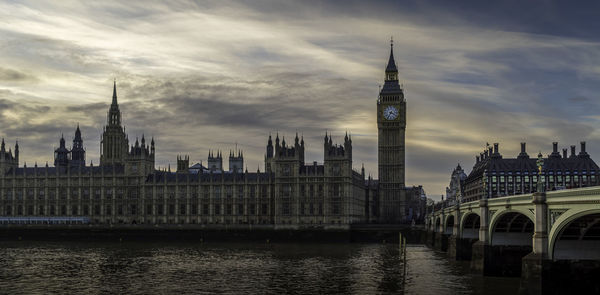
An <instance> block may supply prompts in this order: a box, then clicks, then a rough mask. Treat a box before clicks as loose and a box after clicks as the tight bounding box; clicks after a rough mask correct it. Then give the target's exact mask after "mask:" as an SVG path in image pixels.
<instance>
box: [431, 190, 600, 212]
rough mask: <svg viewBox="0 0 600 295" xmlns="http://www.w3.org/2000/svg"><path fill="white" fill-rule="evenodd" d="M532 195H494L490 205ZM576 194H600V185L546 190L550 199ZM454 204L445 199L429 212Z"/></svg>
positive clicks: (526, 200) (523, 199)
mask: <svg viewBox="0 0 600 295" xmlns="http://www.w3.org/2000/svg"><path fill="white" fill-rule="evenodd" d="M532 195H533V194H531V193H529V194H520V195H512V196H502V197H493V198H489V199H488V205H489V206H499V205H504V204H506V203H507V202H510V203H511V204H513V205H514V204H518V203H530V202H531V198H532ZM574 195H577V196H578V197H585V196H588V195H589V196H594V195H600V186H593V187H583V188H572V189H565V190H557V191H548V192H546V198H547V199H548V200H549V201H550V200H551V199H560V198H570V197H573V196H574ZM478 202H479V200H476V201H470V202H463V203H460V204H461V208H462V207H463V206H465V205H467V204H469V203H472V204H473V206H478ZM454 205H456V201H455V200H444V201H440V202H436V203H434V204H433V206H430V207H429V208H428V211H427V212H429V213H430V214H431V213H434V212H437V211H439V210H442V209H443V208H448V207H451V206H454Z"/></svg>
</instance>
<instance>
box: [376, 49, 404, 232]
mask: <svg viewBox="0 0 600 295" xmlns="http://www.w3.org/2000/svg"><path fill="white" fill-rule="evenodd" d="M390 47H391V49H390V58H389V61H388V64H387V67H386V69H385V83H384V85H383V88H382V89H381V91H380V92H379V98H378V99H377V129H378V169H379V192H380V198H381V202H380V208H379V214H380V215H381V216H380V218H381V220H382V221H383V222H386V223H397V222H401V221H402V220H403V219H404V217H405V199H406V196H405V189H404V170H405V159H404V146H405V143H404V134H405V130H406V101H405V100H404V92H403V90H402V88H401V87H400V84H399V83H398V68H397V67H396V62H395V61H394V44H393V43H391V44H390Z"/></svg>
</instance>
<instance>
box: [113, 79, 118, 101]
mask: <svg viewBox="0 0 600 295" xmlns="http://www.w3.org/2000/svg"><path fill="white" fill-rule="evenodd" d="M112 105H117V79H115V80H114V84H113V97H112Z"/></svg>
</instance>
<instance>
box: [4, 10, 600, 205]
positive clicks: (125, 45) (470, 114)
mask: <svg viewBox="0 0 600 295" xmlns="http://www.w3.org/2000/svg"><path fill="white" fill-rule="evenodd" d="M120 2H121V3H120ZM488 2H489V1H461V2H459V1H439V2H437V1H389V2H385V1H382V2H375V1H327V2H319V1H293V2H292V1H290V2H286V1H244V2H230V1H222V0H220V1H197V2H187V1H169V4H168V5H167V4H165V3H161V2H151V1H139V3H135V2H134V1H115V2H112V1H87V2H85V3H79V2H71V1H48V2H39V1H31V2H29V1H3V2H2V3H0V137H4V138H5V139H6V140H7V141H8V142H9V143H10V144H11V146H12V145H13V144H14V141H15V140H16V139H18V140H19V143H20V147H21V165H23V162H24V161H25V162H27V164H28V165H33V164H34V162H37V163H38V164H44V163H45V162H46V161H48V162H50V163H52V157H53V156H52V154H53V148H54V147H56V146H57V145H58V140H59V138H60V135H61V133H64V134H65V137H66V139H67V142H70V141H71V140H72V137H73V132H74V129H75V126H76V125H77V123H79V124H80V126H81V128H82V132H83V137H84V145H85V146H86V148H87V159H88V162H89V161H90V160H91V161H93V162H94V163H95V164H96V163H98V159H99V139H100V134H101V131H102V126H103V125H104V124H105V121H106V112H107V110H108V106H109V104H110V100H111V95H112V81H113V79H116V80H117V85H118V95H119V103H120V106H121V111H122V112H123V122H124V124H125V125H126V128H127V129H126V130H127V133H128V134H129V138H130V141H132V142H133V141H135V138H136V136H137V137H141V135H142V134H145V135H146V136H154V137H155V139H156V142H157V147H156V149H157V166H162V167H164V166H166V165H167V164H168V163H171V164H172V165H173V166H175V164H174V163H175V160H176V155H177V154H189V155H190V158H191V161H192V162H194V163H195V162H199V161H201V160H204V161H206V157H207V154H208V150H209V149H221V150H223V151H224V153H225V154H227V153H228V151H229V149H233V148H235V145H236V143H237V146H238V148H240V149H243V150H244V155H245V158H246V159H245V160H246V164H247V165H248V169H249V170H253V171H255V170H256V169H257V168H258V167H259V166H260V169H261V170H263V156H264V153H265V144H266V140H267V137H268V135H269V133H273V134H274V133H276V132H277V131H278V132H279V134H280V136H285V138H286V139H289V140H290V141H291V139H292V138H293V136H294V134H295V132H296V131H298V132H299V133H301V134H303V135H304V138H305V141H306V144H307V149H308V150H307V155H306V159H307V161H313V160H315V161H319V162H321V161H322V158H323V156H322V140H323V136H324V134H325V131H326V130H327V131H328V132H331V133H332V134H333V135H334V141H337V142H340V141H342V140H343V135H344V133H345V131H346V130H348V131H349V132H351V133H352V137H353V143H354V159H353V160H354V166H355V168H356V169H359V168H360V166H361V164H362V163H364V164H365V168H366V170H367V172H370V173H371V174H372V175H374V176H375V177H376V176H377V154H376V151H377V126H376V118H375V109H376V98H377V90H378V86H379V85H380V84H382V83H383V78H384V73H383V71H384V68H385V65H386V62H387V59H388V55H389V39H390V36H393V37H394V44H395V46H394V49H395V57H396V61H397V63H398V67H399V70H400V80H401V83H403V85H404V88H405V96H406V100H407V106H408V111H407V116H408V123H407V132H406V142H407V153H406V156H407V173H406V178H407V184H422V185H424V187H425V190H426V192H427V193H428V195H429V196H430V197H437V198H439V195H440V194H442V193H443V192H444V188H445V187H446V186H447V185H448V182H449V176H450V173H451V171H452V169H453V168H454V167H455V166H456V165H457V163H461V165H462V166H463V168H465V169H466V170H467V173H468V172H470V170H471V167H472V166H473V163H474V157H475V155H476V154H478V153H479V152H480V151H481V150H482V149H483V147H484V146H485V143H486V142H489V143H493V142H499V143H500V151H501V153H502V154H503V155H504V156H505V157H514V156H516V155H517V154H518V150H519V142H521V141H526V142H527V143H528V151H529V153H530V154H533V153H536V152H538V151H540V150H541V151H542V152H543V153H544V154H547V153H549V152H551V146H552V145H551V143H552V142H553V141H558V142H559V146H560V147H567V146H569V145H572V144H577V145H579V141H581V140H585V141H587V142H588V152H590V153H591V155H592V157H593V158H596V159H600V158H599V157H600V131H599V129H598V127H599V126H600V124H599V123H600V122H599V121H600V112H599V111H600V99H599V97H598V96H599V95H598V93H600V83H599V82H600V33H598V32H600V21H598V19H600V6H599V5H598V4H587V3H584V2H578V5H577V6H575V5H572V3H570V2H569V1H562V2H553V1H499V2H496V3H495V4H492V5H490V4H489V3H488ZM578 149H579V147H578Z"/></svg>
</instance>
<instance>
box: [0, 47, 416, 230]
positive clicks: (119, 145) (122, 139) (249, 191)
mask: <svg viewBox="0 0 600 295" xmlns="http://www.w3.org/2000/svg"><path fill="white" fill-rule="evenodd" d="M376 104H377V113H376V115H377V125H378V166H379V170H378V172H379V180H375V179H372V178H371V177H370V176H369V177H367V176H365V171H364V167H363V168H362V169H361V171H355V170H354V169H353V167H352V163H353V162H352V160H353V159H352V138H351V136H349V135H346V136H345V137H344V138H343V139H341V142H340V143H339V144H338V143H335V142H334V138H332V136H331V135H328V134H325V136H324V139H323V142H322V144H323V157H324V158H323V163H317V162H312V163H307V162H305V159H304V150H305V143H304V139H303V138H302V137H300V138H299V137H298V135H297V134H296V137H295V138H294V139H293V141H292V142H286V140H285V139H281V140H280V138H279V136H278V135H276V136H275V138H274V139H273V138H272V137H271V136H269V138H268V140H267V144H266V152H265V159H264V167H265V168H264V171H260V170H258V171H255V172H248V171H247V170H246V171H244V170H243V167H244V158H243V152H242V151H236V152H230V153H229V155H228V160H229V161H228V162H229V163H228V164H229V165H228V169H225V166H224V163H223V158H224V156H223V154H222V152H220V151H215V152H212V151H211V152H209V155H208V161H207V162H206V166H204V165H202V164H199V163H198V164H194V165H191V166H190V163H189V157H188V156H178V157H177V169H176V171H173V172H172V171H170V169H169V170H168V171H164V170H157V169H155V156H156V150H155V143H154V138H151V139H150V140H149V142H148V141H147V139H146V138H145V137H144V136H142V138H141V140H138V139H136V141H135V143H130V142H129V139H128V136H127V134H126V133H125V130H124V128H123V126H122V114H121V111H120V109H119V104H118V99H117V85H116V82H115V84H114V86H113V94H112V103H111V105H110V108H109V110H108V114H107V121H106V125H105V127H104V128H103V133H102V137H101V142H100V145H101V155H100V163H99V165H93V164H89V165H87V164H86V156H85V148H84V144H83V135H82V133H81V131H80V129H79V126H77V128H76V130H75V134H74V137H73V141H72V146H71V148H70V149H69V148H67V146H66V143H65V138H64V137H62V138H60V142H59V143H60V144H59V147H58V148H57V149H56V150H55V151H54V165H53V166H48V164H46V165H45V166H43V167H42V166H39V167H38V166H37V165H36V166H34V167H27V166H26V165H23V166H20V162H19V145H18V143H16V144H15V146H14V151H13V150H12V148H10V147H7V145H6V144H5V142H4V139H2V144H1V147H0V224H73V223H76V224H81V223H83V224H87V223H89V224H99V225H108V224H110V225H113V224H150V225H157V224H182V225H183V224H196V225H234V224H252V225H266V226H271V227H273V228H293V229H297V228H304V227H319V228H349V227H350V225H351V224H355V223H402V222H411V221H414V220H417V221H418V220H419V219H422V218H423V216H424V215H425V212H424V206H422V203H423V202H424V192H423V189H422V187H420V186H418V187H407V186H405V182H404V175H405V155H404V151H405V141H404V137H405V128H406V102H405V100H404V93H403V89H402V88H401V87H400V84H399V82H398V69H397V67H396V63H395V61H394V56H393V45H392V47H391V50H390V57H389V61H388V64H387V67H386V69H385V83H384V85H383V87H382V88H381V90H380V93H379V96H378V99H377V101H376Z"/></svg>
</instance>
